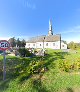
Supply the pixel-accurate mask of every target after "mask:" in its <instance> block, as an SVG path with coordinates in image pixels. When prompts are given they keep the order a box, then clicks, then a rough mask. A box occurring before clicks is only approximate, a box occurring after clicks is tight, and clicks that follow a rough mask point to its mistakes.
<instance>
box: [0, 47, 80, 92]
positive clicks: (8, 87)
mask: <svg viewBox="0 0 80 92" xmlns="http://www.w3.org/2000/svg"><path fill="white" fill-rule="evenodd" d="M6 58H7V60H6V70H7V75H6V81H3V80H2V64H3V63H2V59H3V58H2V56H0V92H80V72H79V67H80V66H79V64H80V63H79V62H80V51H77V53H73V52H72V51H71V52H68V53H67V52H63V51H61V50H51V49H48V50H47V55H46V56H45V57H33V58H19V57H18V58H17V57H10V56H7V57H6ZM36 61H37V62H36ZM76 62H78V63H76ZM74 64H75V66H74ZM40 65H41V66H42V67H41V66H40ZM37 66H38V67H37ZM77 66H78V67H77ZM35 67H36V68H35ZM43 67H46V70H45V71H44V72H39V73H34V72H33V71H34V68H35V69H36V70H37V69H38V68H42V70H43ZM30 68H31V69H30ZM29 72H31V73H29ZM28 75H29V76H28Z"/></svg>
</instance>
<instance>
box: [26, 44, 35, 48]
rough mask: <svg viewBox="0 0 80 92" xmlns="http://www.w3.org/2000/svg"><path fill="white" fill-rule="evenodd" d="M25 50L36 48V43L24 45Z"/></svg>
mask: <svg viewBox="0 0 80 92" xmlns="http://www.w3.org/2000/svg"><path fill="white" fill-rule="evenodd" d="M25 47H26V48H36V43H26V46H25Z"/></svg>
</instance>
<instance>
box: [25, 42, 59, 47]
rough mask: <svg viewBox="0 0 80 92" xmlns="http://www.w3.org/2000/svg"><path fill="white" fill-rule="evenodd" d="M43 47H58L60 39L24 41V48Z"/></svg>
mask: <svg viewBox="0 0 80 92" xmlns="http://www.w3.org/2000/svg"><path fill="white" fill-rule="evenodd" d="M43 45H44V46H43ZM43 47H44V48H51V49H60V41H56V42H44V43H43V42H36V43H26V48H43Z"/></svg>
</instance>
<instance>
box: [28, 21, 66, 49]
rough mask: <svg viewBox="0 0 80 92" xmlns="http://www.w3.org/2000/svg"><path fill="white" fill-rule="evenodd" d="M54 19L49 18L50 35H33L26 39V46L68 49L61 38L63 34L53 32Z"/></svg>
mask: <svg viewBox="0 0 80 92" xmlns="http://www.w3.org/2000/svg"><path fill="white" fill-rule="evenodd" d="M52 29H53V28H52V21H51V20H49V31H48V35H43V36H37V37H32V38H31V39H29V40H28V41H26V48H42V49H43V48H51V49H67V44H65V43H64V42H63V41H62V39H61V34H56V35H54V34H53V30H52Z"/></svg>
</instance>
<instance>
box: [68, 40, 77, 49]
mask: <svg viewBox="0 0 80 92" xmlns="http://www.w3.org/2000/svg"><path fill="white" fill-rule="evenodd" d="M68 48H69V49H76V48H77V43H74V42H73V41H71V42H70V43H69V44H68Z"/></svg>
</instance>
